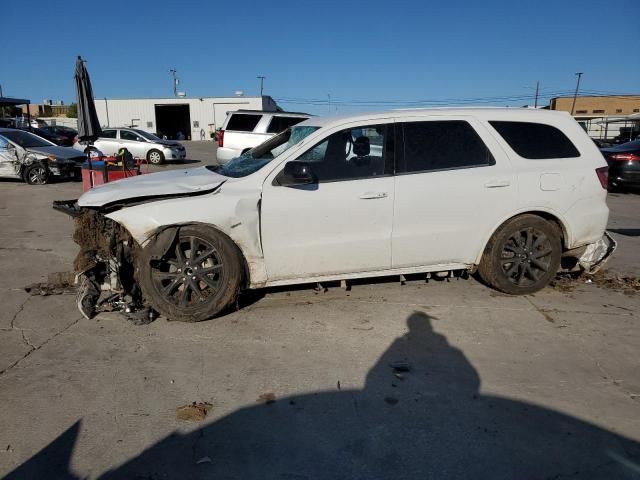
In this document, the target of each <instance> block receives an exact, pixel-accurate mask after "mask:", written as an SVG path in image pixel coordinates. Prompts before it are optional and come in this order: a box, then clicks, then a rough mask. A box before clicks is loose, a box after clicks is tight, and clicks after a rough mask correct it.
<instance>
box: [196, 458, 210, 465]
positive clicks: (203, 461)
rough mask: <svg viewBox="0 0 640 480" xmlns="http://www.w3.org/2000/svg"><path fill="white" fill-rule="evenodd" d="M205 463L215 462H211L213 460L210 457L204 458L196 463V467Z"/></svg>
mask: <svg viewBox="0 0 640 480" xmlns="http://www.w3.org/2000/svg"><path fill="white" fill-rule="evenodd" d="M203 463H213V462H212V461H211V458H209V457H202V458H201V459H200V460H198V461H197V462H196V465H201V464H203Z"/></svg>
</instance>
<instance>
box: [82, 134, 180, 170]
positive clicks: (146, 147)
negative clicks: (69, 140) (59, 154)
mask: <svg viewBox="0 0 640 480" xmlns="http://www.w3.org/2000/svg"><path fill="white" fill-rule="evenodd" d="M74 148H76V149H78V150H84V149H85V148H86V147H85V146H84V145H81V144H80V143H76V144H75V145H74ZM121 148H126V149H127V150H129V152H131V154H132V155H133V156H134V157H135V158H146V159H147V160H148V161H149V163H153V164H154V165H159V164H161V163H164V162H165V160H184V159H185V158H186V156H187V153H186V150H185V148H184V145H182V144H181V143H178V142H176V141H174V140H162V139H161V138H158V137H156V136H155V135H153V134H152V133H148V132H145V131H144V130H139V129H136V128H105V129H104V130H102V136H101V137H100V138H98V139H97V140H96V141H95V142H94V143H93V144H92V145H91V146H90V147H89V150H99V151H100V152H102V153H103V154H105V155H114V154H115V153H116V152H117V151H118V150H120V149H121Z"/></svg>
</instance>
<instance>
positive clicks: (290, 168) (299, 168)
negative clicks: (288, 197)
mask: <svg viewBox="0 0 640 480" xmlns="http://www.w3.org/2000/svg"><path fill="white" fill-rule="evenodd" d="M278 177H279V178H278V183H279V184H280V185H283V186H286V187H289V186H291V187H293V186H297V185H310V184H312V183H317V182H318V179H317V177H316V176H315V174H314V173H313V170H311V165H309V164H308V163H307V162H298V161H292V162H288V163H287V164H285V166H284V170H282V172H281V173H280V175H279V176H278Z"/></svg>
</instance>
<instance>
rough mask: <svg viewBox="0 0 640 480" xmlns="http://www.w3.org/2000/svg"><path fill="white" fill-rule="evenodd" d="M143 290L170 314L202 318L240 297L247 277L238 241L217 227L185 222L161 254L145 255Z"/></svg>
mask: <svg viewBox="0 0 640 480" xmlns="http://www.w3.org/2000/svg"><path fill="white" fill-rule="evenodd" d="M139 273H140V278H139V281H140V287H141V288H142V293H143V296H144V298H145V299H146V300H148V301H149V303H150V304H151V306H152V307H153V308H154V309H155V310H157V311H158V312H159V313H160V314H162V315H164V316H165V317H167V318H168V319H170V320H177V321H181V322H200V321H202V320H207V319H209V318H212V317H214V316H216V315H218V314H220V313H222V312H223V311H224V310H225V309H227V308H228V307H229V306H230V305H231V304H233V303H234V302H235V301H236V298H237V296H238V292H239V290H240V285H241V282H242V277H243V266H242V258H241V254H240V252H239V250H238V248H237V247H236V246H235V244H234V243H233V242H232V241H231V240H230V239H229V238H228V237H227V236H226V235H224V234H222V233H220V232H218V231H217V230H215V229H214V228H211V227H207V226H203V225H197V226H195V225H193V226H185V227H181V228H180V230H179V232H178V235H177V236H176V239H175V241H174V243H173V245H172V246H171V248H169V250H168V252H167V253H166V254H165V255H164V256H163V257H162V258H161V259H159V260H150V261H146V260H145V261H141V263H140V265H139Z"/></svg>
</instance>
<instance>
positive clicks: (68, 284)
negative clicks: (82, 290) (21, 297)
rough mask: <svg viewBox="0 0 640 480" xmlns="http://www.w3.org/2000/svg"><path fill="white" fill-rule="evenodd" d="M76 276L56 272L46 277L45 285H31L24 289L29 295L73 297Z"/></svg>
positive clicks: (69, 273) (70, 273)
mask: <svg viewBox="0 0 640 480" xmlns="http://www.w3.org/2000/svg"><path fill="white" fill-rule="evenodd" d="M75 281H76V276H75V274H74V273H73V272H57V273H50V274H49V275H47V281H46V282H45V283H33V284H31V285H28V286H26V287H24V291H25V292H27V293H29V294H31V295H42V296H47V295H75V293H76V285H75Z"/></svg>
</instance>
